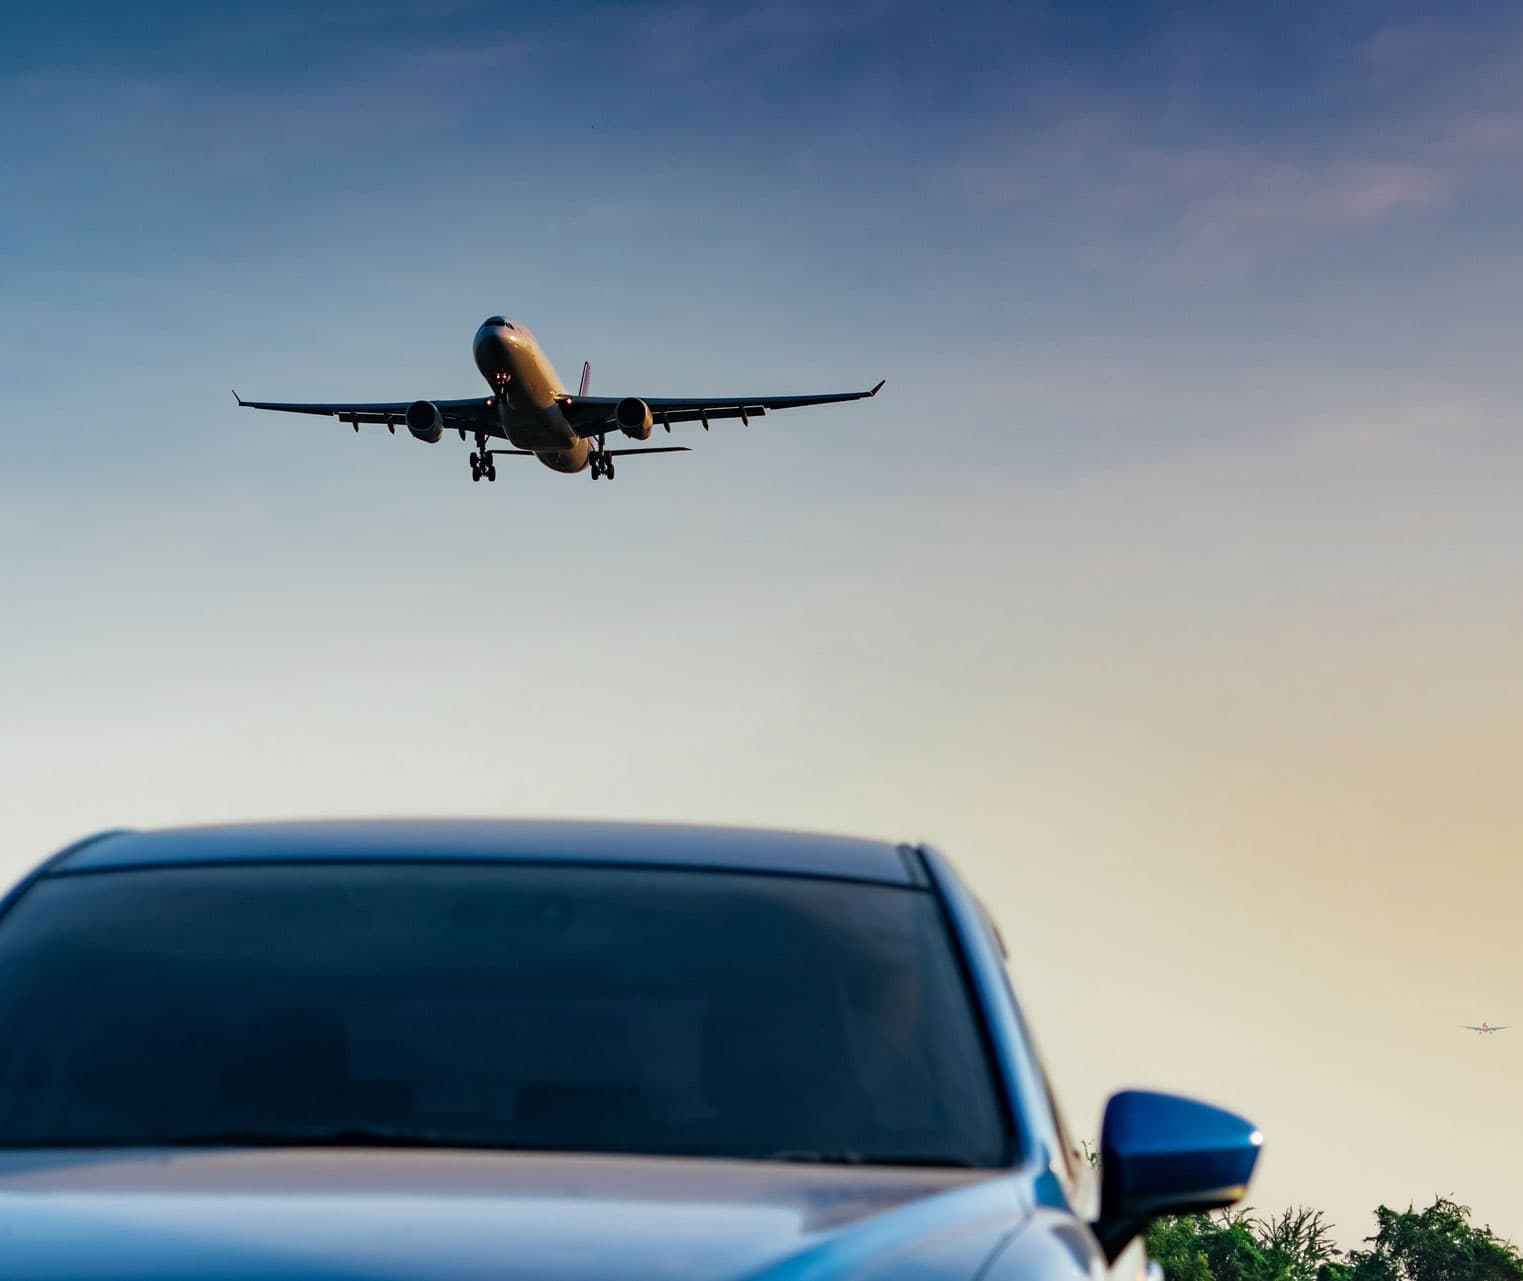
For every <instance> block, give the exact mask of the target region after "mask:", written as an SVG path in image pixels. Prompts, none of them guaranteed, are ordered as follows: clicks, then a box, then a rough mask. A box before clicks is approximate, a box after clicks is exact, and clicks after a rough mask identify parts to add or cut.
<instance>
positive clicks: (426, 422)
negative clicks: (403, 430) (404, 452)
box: [407, 400, 444, 445]
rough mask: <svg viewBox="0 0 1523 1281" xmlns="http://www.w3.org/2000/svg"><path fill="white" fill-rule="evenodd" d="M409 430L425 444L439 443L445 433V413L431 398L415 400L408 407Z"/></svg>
mask: <svg viewBox="0 0 1523 1281" xmlns="http://www.w3.org/2000/svg"><path fill="white" fill-rule="evenodd" d="M407 430H408V431H410V432H412V434H413V435H414V436H415V437H416V438H417V439H418V440H421V441H422V442H423V443H424V444H425V445H437V444H438V443H439V437H440V436H442V435H444V415H443V414H441V413H440V412H439V406H438V405H436V404H434V402H433V401H431V400H415V401H413V403H412V404H410V405H409V406H408V407H407Z"/></svg>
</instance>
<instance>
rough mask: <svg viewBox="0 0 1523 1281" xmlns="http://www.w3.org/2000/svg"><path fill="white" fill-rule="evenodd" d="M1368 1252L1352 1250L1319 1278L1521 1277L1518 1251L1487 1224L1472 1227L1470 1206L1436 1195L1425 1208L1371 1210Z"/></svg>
mask: <svg viewBox="0 0 1523 1281" xmlns="http://www.w3.org/2000/svg"><path fill="white" fill-rule="evenodd" d="M1375 1221H1376V1225H1377V1229H1376V1232H1375V1235H1374V1236H1372V1237H1366V1238H1365V1243H1366V1244H1367V1245H1368V1246H1370V1248H1369V1249H1368V1250H1354V1251H1351V1252H1350V1254H1349V1256H1348V1262H1347V1265H1346V1266H1345V1267H1343V1268H1340V1269H1338V1275H1333V1276H1329V1277H1328V1278H1326V1279H1325V1281H1523V1255H1519V1254H1518V1252H1517V1250H1515V1249H1514V1248H1513V1247H1512V1244H1511V1243H1510V1242H1508V1241H1504V1240H1503V1239H1502V1238H1500V1237H1498V1236H1497V1235H1496V1234H1495V1233H1494V1232H1492V1230H1491V1228H1490V1227H1479V1228H1478V1227H1474V1226H1472V1224H1471V1222H1470V1207H1469V1206H1464V1205H1459V1204H1458V1203H1456V1202H1454V1201H1451V1200H1449V1199H1447V1198H1446V1197H1439V1198H1438V1199H1437V1200H1436V1201H1434V1202H1433V1204H1432V1205H1430V1206H1429V1207H1428V1208H1427V1209H1426V1210H1420V1211H1419V1210H1414V1209H1412V1208H1411V1207H1410V1206H1408V1207H1407V1209H1406V1210H1405V1211H1402V1212H1400V1213H1398V1212H1397V1211H1395V1210H1392V1209H1391V1208H1390V1207H1389V1206H1384V1205H1383V1206H1381V1207H1380V1209H1378V1210H1376V1211H1375Z"/></svg>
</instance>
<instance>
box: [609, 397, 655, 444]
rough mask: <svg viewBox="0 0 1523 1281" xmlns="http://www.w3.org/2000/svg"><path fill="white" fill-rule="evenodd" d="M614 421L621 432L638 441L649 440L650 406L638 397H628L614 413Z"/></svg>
mask: <svg viewBox="0 0 1523 1281" xmlns="http://www.w3.org/2000/svg"><path fill="white" fill-rule="evenodd" d="M613 420H614V422H616V423H618V424H619V430H620V431H621V432H623V433H624V434H625V435H626V436H633V437H634V438H635V439H636V440H649V439H650V428H651V422H652V419H651V416H650V406H649V405H647V404H646V403H645V402H644V401H643V400H641V399H640V398H639V397H638V396H626V397H625V398H624V399H623V400H621V401H620V402H619V403H618V405H617V406H616V407H615V408H614V411H613Z"/></svg>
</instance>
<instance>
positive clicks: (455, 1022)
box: [0, 864, 1008, 1165]
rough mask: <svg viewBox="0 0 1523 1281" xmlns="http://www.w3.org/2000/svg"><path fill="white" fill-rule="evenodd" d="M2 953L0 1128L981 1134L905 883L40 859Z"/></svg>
mask: <svg viewBox="0 0 1523 1281" xmlns="http://www.w3.org/2000/svg"><path fill="white" fill-rule="evenodd" d="M0 974H3V975H4V981H3V983H0V1146H10V1147H18V1146H20V1147H26V1146H39V1145H48V1146H53V1145H82V1146H97V1145H151V1144H158V1143H177V1142H178V1143H183V1142H191V1141H194V1140H196V1139H198V1138H206V1137H212V1138H217V1139H218V1141H229V1142H230V1141H232V1136H239V1137H240V1138H243V1137H248V1138H251V1139H253V1140H255V1141H261V1140H265V1139H268V1140H271V1141H273V1140H274V1138H275V1137H277V1136H279V1135H282V1134H286V1135H290V1136H293V1137H295V1138H300V1137H302V1136H306V1135H312V1136H317V1135H321V1134H326V1133H332V1134H340V1133H346V1132H361V1133H365V1134H369V1135H372V1136H374V1135H377V1134H378V1135H382V1136H396V1137H399V1138H403V1139H406V1138H412V1139H416V1140H420V1141H437V1142H458V1143H469V1144H477V1143H480V1144H486V1145H501V1146H505V1147H526V1148H536V1149H555V1150H564V1151H605V1152H606V1151H617V1152H640V1153H653V1154H661V1153H666V1154H692V1155H728V1156H770V1155H777V1154H779V1153H787V1152H804V1153H825V1154H830V1155H832V1156H837V1157H839V1156H841V1155H852V1156H860V1157H861V1158H862V1159H865V1160H869V1161H898V1160H904V1161H932V1162H953V1163H967V1164H971V1165H988V1164H996V1163H998V1162H999V1161H1000V1160H1001V1159H1002V1157H1003V1156H1004V1153H1005V1149H1006V1143H1007V1137H1008V1136H1007V1134H1006V1129H1005V1122H1004V1119H1003V1116H1002V1113H1001V1110H1000V1108H999V1106H998V1102H997V1096H996V1094H995V1090H994V1087H993V1085H992V1081H991V1077H990V1073H989V1069H988V1064H987V1060H986V1058H985V1055H984V1051H983V1048H982V1042H981V1038H980V1036H979V1033H978V1029H977V1023H976V1020H975V1015H974V1011H973V1009H972V1007H971V1005H970V1002H969V998H968V996H967V993H966V989H965V987H964V985H963V982H962V979H961V976H960V971H959V969H958V966H957V964H956V962H955V959H954V956H953V953H952V950H951V946H950V943H949V940H948V938H947V936H946V933H945V927H944V925H943V923H942V919H941V915H940V912H939V910H938V908H937V905H936V903H935V901H934V900H933V899H932V898H931V896H930V895H929V894H927V893H926V892H924V891H921V890H915V889H909V888H900V887H891V886H872V885H861V884H851V883H844V882H833V881H819V880H805V879H800V878H789V877H777V876H771V877H769V876H751V875H738V874H731V873H719V872H707V871H700V872H694V871H667V870H653V869H642V868H618V869H614V868H593V867H566V866H557V867H530V866H508V865H495V866H493V865H450V864H428V865H424V864H412V865H374V864H360V865H355V864H348V865H333V864H330V865H308V866H280V865H270V866H260V867H251V866H222V867H179V868H163V869H152V870H135V871H126V872H107V873H94V874H88V875H75V876H63V877H56V878H53V879H49V880H44V881H42V882H40V883H39V884H37V885H36V886H35V887H34V888H33V889H32V890H31V891H29V892H28V894H27V895H26V896H25V897H24V898H23V899H22V900H21V902H20V903H19V904H18V905H17V906H16V907H15V908H14V909H13V910H12V912H11V913H10V914H9V915H7V916H6V917H5V919H4V921H3V922H0ZM219 1136H220V1137H219Z"/></svg>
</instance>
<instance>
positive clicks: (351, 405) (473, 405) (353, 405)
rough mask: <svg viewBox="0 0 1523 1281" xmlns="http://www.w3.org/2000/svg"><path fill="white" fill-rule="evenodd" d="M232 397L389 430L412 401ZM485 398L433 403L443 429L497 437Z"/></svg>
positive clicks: (250, 403) (246, 402)
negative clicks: (375, 425)
mask: <svg viewBox="0 0 1523 1281" xmlns="http://www.w3.org/2000/svg"><path fill="white" fill-rule="evenodd" d="M233 399H234V400H236V401H237V402H238V403H239V404H240V405H242V406H243V408H245V409H273V410H276V411H278V412H280V413H283V414H324V415H326V416H327V417H329V418H337V419H338V420H339V421H340V422H345V423H352V424H353V425H354V427H355V429H356V430H358V429H359V425H360V424H361V423H366V424H371V423H375V424H384V425H385V426H387V427H389V428H390V429H391V430H393V431H395V430H396V429H397V428H398V427H399V426H401V425H402V420H403V417H404V416H405V415H406V413H407V407H408V406H409V405H410V404H412V403H413V402H412V401H410V400H395V401H369V402H354V401H348V402H339V401H333V402H327V401H322V402H316V401H275V400H244V399H243V397H242V396H240V395H239V394H238V393H237V392H236V391H235V392H234V393H233ZM489 401H490V398H489V397H487V396H470V397H467V398H465V399H463V400H436V401H434V402H433V403H434V404H436V405H438V406H439V414H440V416H441V417H442V418H443V419H444V425H445V427H446V428H454V429H456V430H465V431H469V432H478V431H480V432H485V433H486V434H487V435H488V436H500V435H502V432H501V430H500V429H499V428H498V426H497V417H496V414H495V413H494V412H493V410H492V408H491V406H490V403H489Z"/></svg>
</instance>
